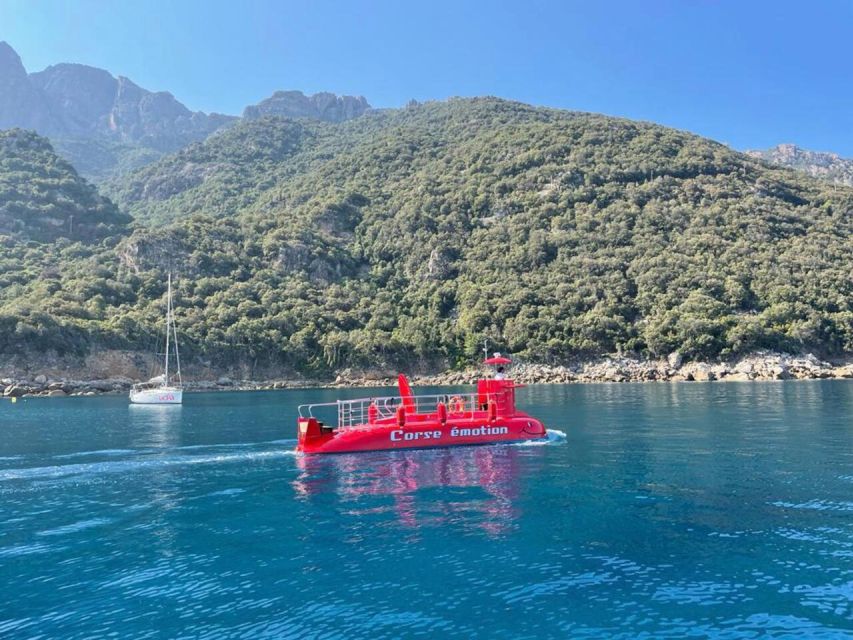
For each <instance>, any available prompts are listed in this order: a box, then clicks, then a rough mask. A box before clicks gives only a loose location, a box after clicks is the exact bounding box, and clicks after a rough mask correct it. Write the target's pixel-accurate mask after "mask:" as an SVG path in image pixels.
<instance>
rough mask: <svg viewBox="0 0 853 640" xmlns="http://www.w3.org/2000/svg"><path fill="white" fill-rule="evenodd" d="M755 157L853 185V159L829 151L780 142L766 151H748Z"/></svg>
mask: <svg viewBox="0 0 853 640" xmlns="http://www.w3.org/2000/svg"><path fill="white" fill-rule="evenodd" d="M746 153H747V155H750V156H752V157H753V158H761V159H762V160H766V161H767V162H771V163H773V164H778V165H780V166H783V167H789V168H791V169H797V170H798V171H802V172H804V173H807V174H809V175H811V176H814V177H815V178H821V179H823V180H828V181H830V182H835V183H838V184H846V185H847V186H851V187H853V160H851V159H847V158H842V157H841V156H839V155H838V154H837V153H832V152H829V151H809V150H808V149H803V148H802V147H798V146H797V145H795V144H779V145H776V146H775V147H773V148H771V149H766V150H764V151H747V152H746Z"/></svg>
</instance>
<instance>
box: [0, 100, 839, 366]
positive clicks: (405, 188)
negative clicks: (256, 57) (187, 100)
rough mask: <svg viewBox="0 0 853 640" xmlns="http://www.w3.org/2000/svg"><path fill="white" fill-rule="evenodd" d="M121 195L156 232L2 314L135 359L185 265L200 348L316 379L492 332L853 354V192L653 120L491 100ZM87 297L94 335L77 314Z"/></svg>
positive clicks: (19, 293) (449, 105)
mask: <svg viewBox="0 0 853 640" xmlns="http://www.w3.org/2000/svg"><path fill="white" fill-rule="evenodd" d="M108 193H109V195H110V196H111V197H112V198H113V199H114V200H115V201H116V202H117V203H118V204H119V206H120V207H122V208H124V209H125V210H127V211H129V212H131V213H132V214H133V215H134V216H135V217H137V218H138V219H139V220H140V221H141V222H143V223H145V224H146V226H144V227H140V228H138V229H136V230H135V231H133V233H132V234H130V235H128V236H127V237H125V238H123V239H122V240H121V241H120V242H119V243H118V245H117V247H116V248H115V249H111V248H105V249H104V250H103V252H102V253H98V254H97V255H96V256H95V257H92V258H89V259H90V260H96V261H97V262H98V265H99V267H98V269H99V270H97V272H87V273H86V275H85V276H82V275H79V274H80V273H82V270H78V271H77V272H76V273H75V272H66V273H62V274H61V275H60V277H59V281H58V288H57V289H56V290H53V291H51V290H48V289H46V288H44V287H43V286H41V285H40V284H39V283H30V284H29V285H25V286H22V287H21V288H20V289H18V290H16V292H15V293H14V294H13V295H9V294H8V293H6V292H4V293H0V305H2V307H0V308H2V309H3V312H6V313H9V309H14V308H15V305H19V304H20V303H21V300H24V299H25V300H27V301H28V304H29V305H31V306H32V308H33V309H34V310H44V311H46V312H47V313H48V314H49V317H50V318H51V321H52V322H56V323H58V324H59V325H60V326H61V327H62V330H67V329H69V328H73V329H74V330H75V331H76V330H80V331H84V332H85V333H86V335H87V336H88V340H89V341H90V342H92V343H102V342H108V343H110V344H119V343H123V344H128V345H131V346H133V345H136V344H138V343H139V342H140V341H141V340H143V337H145V336H147V335H148V334H149V333H150V331H152V328H154V327H155V325H154V323H155V322H156V321H157V319H158V314H159V311H158V309H159V307H158V305H159V296H160V295H161V294H162V289H163V282H164V281H165V280H164V277H163V274H164V273H165V271H167V270H170V269H171V270H172V271H174V272H175V273H176V274H177V275H178V277H179V284H178V288H179V298H178V301H177V304H178V307H179V308H178V325H179V327H180V328H181V330H182V331H183V332H184V341H185V342H186V344H187V347H188V349H189V350H191V351H192V352H193V353H195V354H196V355H198V356H201V357H205V358H207V359H228V360H233V359H240V360H241V361H249V362H252V363H273V364H275V363H280V364H284V365H289V366H294V367H296V368H300V369H304V370H312V371H315V372H316V371H324V370H330V369H334V368H338V367H341V366H345V365H371V364H373V365H375V364H385V363H388V364H399V365H406V364H411V363H413V362H414V361H436V360H437V359H446V360H447V361H449V362H451V363H454V362H460V361H463V360H465V359H466V358H469V357H472V356H473V355H474V354H475V353H476V352H477V350H478V345H479V343H480V342H481V340H482V339H483V338H484V337H489V338H490V340H491V341H492V343H493V344H497V345H500V346H501V347H502V348H504V349H508V350H510V351H512V352H515V353H519V354H522V355H525V356H528V357H530V358H537V359H546V360H550V359H559V358H563V357H566V356H571V355H588V354H598V353H603V352H615V351H632V352H638V353H643V354H648V355H659V354H665V353H668V352H670V351H673V350H676V349H678V350H681V351H682V352H683V353H685V354H686V355H688V356H689V357H694V358H699V357H702V358H707V357H716V356H721V355H722V356H726V355H731V354H734V353H742V352H747V351H751V350H754V349H757V348H781V349H788V350H794V351H799V350H802V349H814V350H818V351H821V352H823V353H827V354H829V353H838V352H850V351H853V307H851V305H853V303H851V300H853V295H851V294H853V280H851V277H850V274H851V260H850V255H851V249H853V240H851V238H853V233H851V232H853V228H851V227H853V222H851V220H853V216H851V212H853V190H850V189H844V188H838V187H836V188H833V187H832V186H830V185H827V184H824V183H820V182H818V181H816V180H813V179H811V178H808V177H806V176H802V175H799V174H796V173H794V172H792V171H790V170H784V169H774V168H772V167H769V166H768V165H766V164H764V163H762V162H760V161H758V160H755V159H752V158H749V157H747V156H745V155H743V154H739V153H736V152H733V151H731V150H730V149H728V148H727V147H725V146H723V145H720V144H717V143H714V142H712V141H709V140H705V139H702V138H699V137H697V136H693V135H690V134H687V133H683V132H678V131H674V130H671V129H666V128H664V127H660V126H657V125H653V124H646V123H638V122H632V121H627V120H621V119H615V118H608V117H604V116H598V115H591V114H582V113H571V112H564V111H556V110H549V109H537V108H533V107H529V106H526V105H521V104H517V103H512V102H507V101H502V100H498V99H492V98H483V99H473V100H451V101H449V102H443V103H428V104H425V105H415V106H412V107H409V108H406V109H400V110H392V111H384V112H373V113H368V114H365V115H364V116H362V117H360V118H357V119H355V120H352V121H349V122H346V123H343V124H338V125H332V124H324V123H317V122H309V121H288V120H281V119H262V120H257V121H253V122H244V123H240V124H238V125H236V126H234V127H232V128H230V129H229V130H227V131H224V132H221V133H219V134H217V135H215V136H213V137H212V138H210V139H209V140H207V141H206V142H204V143H198V144H194V145H192V146H190V147H188V148H186V149H184V150H183V151H181V152H179V153H177V154H175V155H172V156H169V157H167V158H164V159H162V160H160V161H159V162H157V163H155V164H153V165H150V166H147V167H144V168H143V169H141V170H139V171H137V172H135V173H133V174H131V175H130V176H127V177H126V178H125V179H124V180H123V181H122V182H114V183H112V184H111V185H109V188H108ZM81 278H82V279H83V280H84V281H85V282H86V286H87V287H91V289H89V294H90V298H91V295H92V294H94V295H95V296H98V295H100V296H101V298H100V299H101V300H102V304H101V306H100V307H99V308H98V309H91V308H90V307H91V306H92V305H91V304H89V303H87V304H88V306H87V307H86V308H87V313H88V314H89V315H86V316H85V317H82V316H81V313H80V310H79V309H77V310H76V311H75V312H74V313H71V312H66V311H65V307H62V304H70V302H69V301H70V300H71V299H73V296H72V295H71V294H70V293H69V292H70V291H75V290H76V289H75V287H78V286H79V282H80V281H81V280H80V279H81ZM98 287H102V288H103V290H99V289H98ZM80 304H82V303H80ZM52 331H54V329H46V330H45V333H46V334H50V333H51V332H52ZM14 346H15V345H12V344H10V345H9V347H14Z"/></svg>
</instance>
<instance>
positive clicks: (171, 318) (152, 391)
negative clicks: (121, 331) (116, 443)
mask: <svg viewBox="0 0 853 640" xmlns="http://www.w3.org/2000/svg"><path fill="white" fill-rule="evenodd" d="M168 291H169V292H168V295H167V297H166V358H165V363H164V366H163V374H162V375H159V376H155V377H153V378H151V379H150V380H149V381H148V382H141V383H139V384H135V385H133V386H132V387H131V388H130V401H131V402H132V403H134V404H181V403H182V402H183V400H184V389H183V380H182V378H181V357H180V355H179V354H178V331H177V329H176V328H175V314H174V310H173V308H172V274H171V273H170V274H169V290H168ZM173 340H174V343H175V349H174V353H175V364H176V366H177V372H176V373H175V375H174V376H170V375H169V355H170V354H169V347H170V344H171V342H172V341H173Z"/></svg>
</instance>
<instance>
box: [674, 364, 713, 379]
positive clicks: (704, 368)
mask: <svg viewBox="0 0 853 640" xmlns="http://www.w3.org/2000/svg"><path fill="white" fill-rule="evenodd" d="M682 371H683V372H684V375H685V376H686V377H687V379H688V380H693V381H695V382H708V381H710V380H716V379H717V376H716V374H715V373H714V371H713V370H712V369H711V367H710V365H707V364H704V363H701V362H691V363H690V364H689V365H685V366H684V367H682Z"/></svg>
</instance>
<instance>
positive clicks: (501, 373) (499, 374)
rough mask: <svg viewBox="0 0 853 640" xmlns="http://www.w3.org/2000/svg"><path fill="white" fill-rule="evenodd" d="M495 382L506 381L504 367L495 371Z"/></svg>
mask: <svg viewBox="0 0 853 640" xmlns="http://www.w3.org/2000/svg"><path fill="white" fill-rule="evenodd" d="M495 380H506V374H505V373H504V368H503V367H498V368H497V370H496V371H495Z"/></svg>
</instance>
